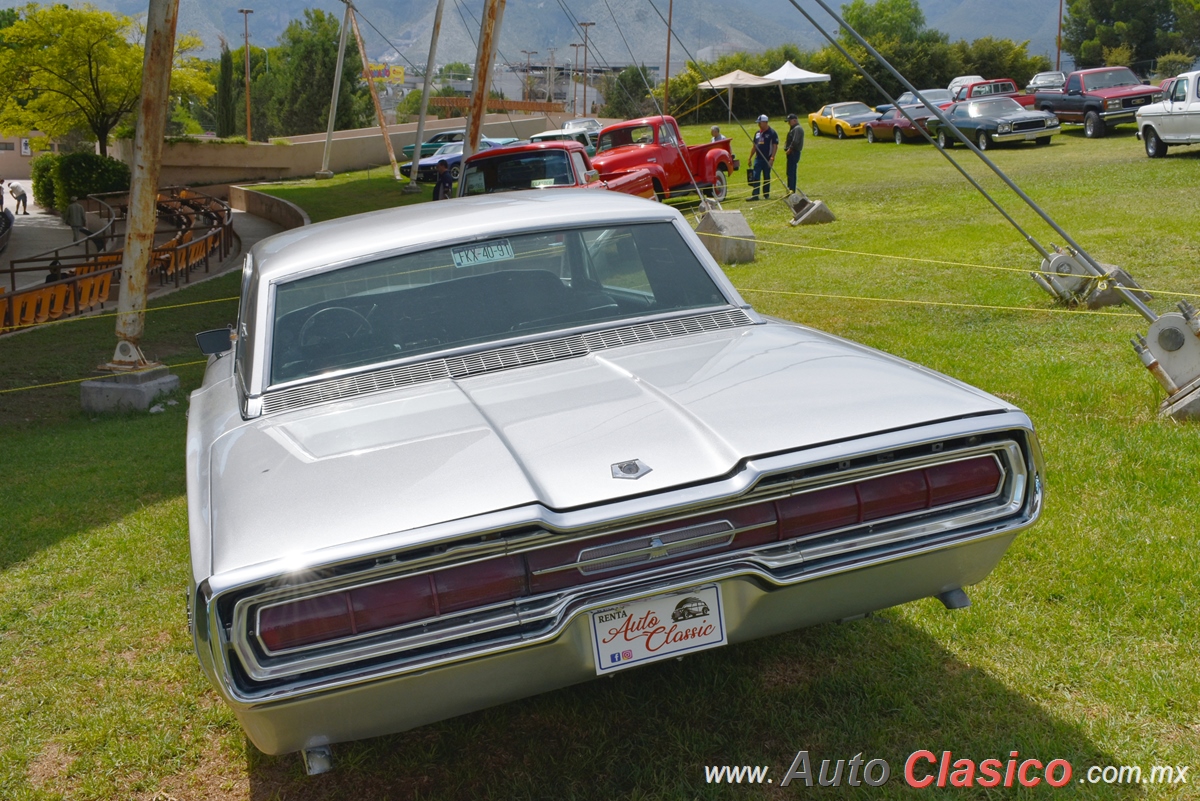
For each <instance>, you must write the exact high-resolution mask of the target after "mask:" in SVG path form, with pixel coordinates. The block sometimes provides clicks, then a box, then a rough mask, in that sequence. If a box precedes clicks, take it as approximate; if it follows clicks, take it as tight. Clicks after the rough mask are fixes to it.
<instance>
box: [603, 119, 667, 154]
mask: <svg viewBox="0 0 1200 801" xmlns="http://www.w3.org/2000/svg"><path fill="white" fill-rule="evenodd" d="M651 144H654V128H653V127H651V126H649V125H635V126H633V127H632V128H618V129H616V130H615V131H605V132H604V133H602V134H600V141H599V143H597V145H596V154H597V155H599V154H600V153H603V152H604V151H606V150H613V149H614V148H618V147H625V146H626V145H651Z"/></svg>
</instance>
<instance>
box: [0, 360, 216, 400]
mask: <svg viewBox="0 0 1200 801" xmlns="http://www.w3.org/2000/svg"><path fill="white" fill-rule="evenodd" d="M207 363H208V359H200V360H198V361H194V362H183V363H181V364H164V365H160V366H162V367H169V368H175V367H191V366H193V365H196V364H207ZM156 369H158V368H157V367H147V368H146V369H145V370H130V371H129V372H128V373H122V374H121V375H132V374H134V373H145V372H148V371H150V370H156ZM95 378H101V376H95V375H90V376H88V377H87V378H69V379H67V380H66V381H52V382H50V383H49V384H31V385H30V386H27V387H14V388H12V389H0V395H7V394H8V393H10V392H25V391H26V390H30V389H46V388H47V387H61V386H64V385H66V384H82V383H83V382H84V381H91V380H93V379H95Z"/></svg>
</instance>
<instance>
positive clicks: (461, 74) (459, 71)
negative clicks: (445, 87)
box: [437, 61, 475, 81]
mask: <svg viewBox="0 0 1200 801" xmlns="http://www.w3.org/2000/svg"><path fill="white" fill-rule="evenodd" d="M474 71H475V70H474V68H473V67H472V66H471V65H470V64H467V63H466V62H463V61H451V62H450V63H449V64H446V65H445V66H444V67H442V68H441V69H439V70H438V71H437V77H438V80H441V81H465V80H467V79H469V78H470V77H471V75H472V74H474Z"/></svg>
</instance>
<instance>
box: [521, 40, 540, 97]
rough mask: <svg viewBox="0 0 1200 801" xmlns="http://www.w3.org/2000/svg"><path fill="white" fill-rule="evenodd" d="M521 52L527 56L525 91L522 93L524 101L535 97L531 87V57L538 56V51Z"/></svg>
mask: <svg viewBox="0 0 1200 801" xmlns="http://www.w3.org/2000/svg"><path fill="white" fill-rule="evenodd" d="M521 52H522V53H524V54H525V91H524V92H523V93H522V95H523V97H522V99H524V100H528V99H529V98H530V97H532V96H533V92H532V91H531V90H532V88H533V87H531V86H530V85H529V58H530V56H536V55H537V53H538V51H536V50H522V51H521Z"/></svg>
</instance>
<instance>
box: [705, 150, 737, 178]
mask: <svg viewBox="0 0 1200 801" xmlns="http://www.w3.org/2000/svg"><path fill="white" fill-rule="evenodd" d="M722 165H724V166H725V171H726V172H733V156H731V155H730V154H729V151H728V150H719V149H716V148H714V149H712V150H710V151H708V152H707V153H705V154H704V175H703V176H702V177H700V180H701V181H703V182H704V183H706V184H711V183H712V182H713V181H715V180H717V170H718V169H720V167H721V166H722Z"/></svg>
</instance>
